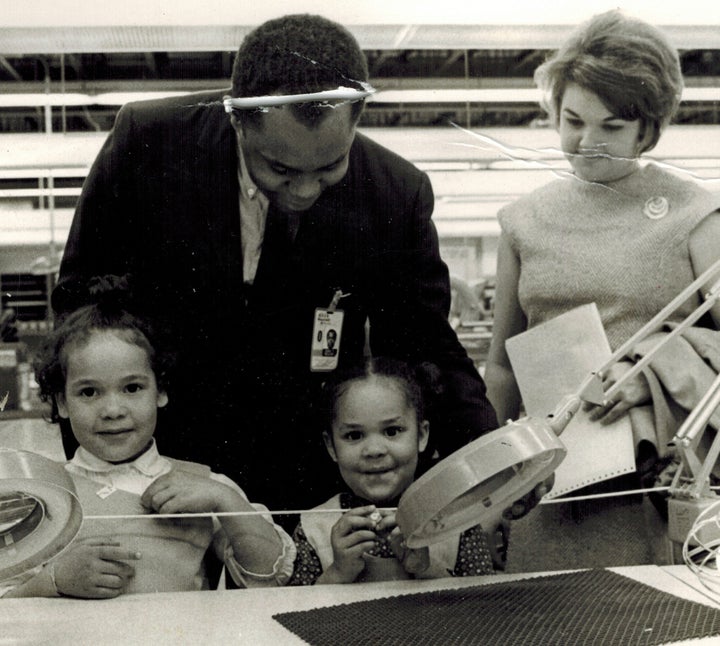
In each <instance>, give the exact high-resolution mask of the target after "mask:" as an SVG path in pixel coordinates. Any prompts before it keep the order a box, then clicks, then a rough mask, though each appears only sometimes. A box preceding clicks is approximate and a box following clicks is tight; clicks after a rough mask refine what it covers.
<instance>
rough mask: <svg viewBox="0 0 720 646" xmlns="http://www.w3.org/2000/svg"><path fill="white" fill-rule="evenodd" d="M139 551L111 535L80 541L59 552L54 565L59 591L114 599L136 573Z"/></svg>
mask: <svg viewBox="0 0 720 646" xmlns="http://www.w3.org/2000/svg"><path fill="white" fill-rule="evenodd" d="M139 558H140V553H139V552H135V551H132V550H129V549H127V548H126V547H122V545H121V544H120V543H118V542H117V541H114V540H112V539H111V538H103V537H99V538H92V539H88V540H86V541H79V542H78V543H77V544H76V545H73V546H71V547H70V548H69V549H68V551H67V552H65V553H64V554H62V555H61V556H59V557H58V558H57V559H56V560H55V561H54V563H52V564H51V565H50V566H49V567H52V568H54V573H55V587H56V589H57V591H58V592H59V593H60V594H62V595H66V596H69V597H79V598H81V599H112V598H114V597H117V596H119V595H121V594H123V593H124V592H125V591H126V589H127V586H128V583H129V582H130V580H131V579H132V578H133V577H134V576H135V567H134V566H133V565H131V564H130V563H127V562H126V561H137V560H138V559H139Z"/></svg>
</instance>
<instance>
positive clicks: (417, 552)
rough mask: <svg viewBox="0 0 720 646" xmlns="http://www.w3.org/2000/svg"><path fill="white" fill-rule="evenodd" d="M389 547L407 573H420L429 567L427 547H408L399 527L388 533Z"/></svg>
mask: <svg viewBox="0 0 720 646" xmlns="http://www.w3.org/2000/svg"><path fill="white" fill-rule="evenodd" d="M390 548H391V549H392V551H393V552H394V553H395V556H396V557H397V558H398V560H399V561H400V563H402V566H403V567H404V568H405V571H406V572H407V573H408V574H420V573H421V572H424V571H425V570H427V569H428V567H430V551H429V550H428V548H427V547H420V548H416V549H410V548H409V547H408V546H407V545H405V537H404V536H403V535H402V532H401V531H400V528H399V527H395V529H393V530H392V532H391V533H390Z"/></svg>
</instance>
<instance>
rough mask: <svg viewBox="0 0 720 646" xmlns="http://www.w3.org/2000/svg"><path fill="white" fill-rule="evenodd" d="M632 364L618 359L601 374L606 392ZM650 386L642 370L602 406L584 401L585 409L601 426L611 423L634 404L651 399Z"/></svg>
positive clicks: (637, 404)
mask: <svg viewBox="0 0 720 646" xmlns="http://www.w3.org/2000/svg"><path fill="white" fill-rule="evenodd" d="M632 366H633V364H632V362H630V361H620V362H618V363H616V364H614V365H612V366H610V368H609V369H608V370H607V371H606V372H605V373H604V374H603V375H602V387H603V390H604V391H605V392H607V391H608V390H609V389H610V388H611V387H612V386H613V385H614V384H615V383H616V382H617V381H619V380H620V378H621V377H622V376H623V375H624V374H625V373H627V372H628V371H629V370H630V369H631V368H632ZM651 399H652V396H651V394H650V387H649V386H648V382H647V379H646V378H645V375H643V374H642V372H640V373H638V374H637V375H635V377H633V378H632V379H630V380H629V381H627V382H625V383H624V384H623V385H622V387H621V388H620V389H619V390H618V391H617V392H616V393H615V394H614V395H613V397H612V399H611V400H610V401H608V402H607V404H605V405H604V406H602V405H596V404H591V403H589V402H586V403H585V406H584V408H585V410H589V411H590V419H591V420H593V421H599V422H600V423H601V424H602V425H603V426H605V425H607V424H612V423H613V422H615V421H617V420H618V419H620V418H621V417H622V416H623V415H625V413H627V411H629V410H630V409H631V408H633V407H635V406H640V405H641V404H646V403H648V402H649V401H651Z"/></svg>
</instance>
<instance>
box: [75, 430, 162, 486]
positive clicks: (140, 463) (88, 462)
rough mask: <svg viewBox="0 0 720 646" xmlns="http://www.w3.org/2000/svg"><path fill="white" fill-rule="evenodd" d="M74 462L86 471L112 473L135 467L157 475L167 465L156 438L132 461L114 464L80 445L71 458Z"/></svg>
mask: <svg viewBox="0 0 720 646" xmlns="http://www.w3.org/2000/svg"><path fill="white" fill-rule="evenodd" d="M71 462H72V464H73V465H75V466H78V467H80V468H82V469H85V470H86V471H94V472H96V473H110V472H112V471H123V470H127V469H129V468H134V469H135V470H137V471H139V472H140V473H142V474H143V475H146V476H149V477H155V476H158V475H160V474H161V472H162V470H163V467H164V466H165V458H163V457H162V456H161V455H160V453H158V450H157V444H156V443H155V438H153V439H152V442H151V444H150V447H149V448H148V450H147V451H145V452H144V453H143V454H142V455H140V456H138V457H137V458H135V459H134V460H133V461H132V462H123V463H122V464H113V463H112V462H107V461H106V460H103V459H102V458H99V457H97V456H96V455H93V454H92V453H90V451H88V450H87V449H85V448H83V447H82V446H81V447H78V449H77V451H75V455H74V457H73V459H72V460H71Z"/></svg>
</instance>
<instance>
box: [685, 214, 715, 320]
mask: <svg viewBox="0 0 720 646" xmlns="http://www.w3.org/2000/svg"><path fill="white" fill-rule="evenodd" d="M689 245H690V259H691V260H692V264H693V270H694V272H695V276H696V277H697V276H699V275H700V274H702V273H703V272H704V271H706V270H707V269H708V268H709V267H710V266H711V265H712V264H713V263H715V262H717V260H718V259H720V211H715V212H714V213H711V214H710V215H708V216H707V217H706V218H705V219H704V220H703V221H702V222H700V224H698V225H697V227H695V229H694V230H693V232H692V233H691V234H690V242H689ZM718 280H720V273H717V274H715V277H714V278H711V279H710V280H709V281H708V282H707V283H706V284H705V285H703V292H704V293H707V292H708V291H709V290H710V288H711V287H712V286H713V284H714V283H716V282H717V281H718ZM710 315H711V316H712V319H713V322H714V323H715V327H716V328H717V329H719V330H720V300H718V301H716V302H715V305H714V306H713V307H712V309H711V310H710Z"/></svg>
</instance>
